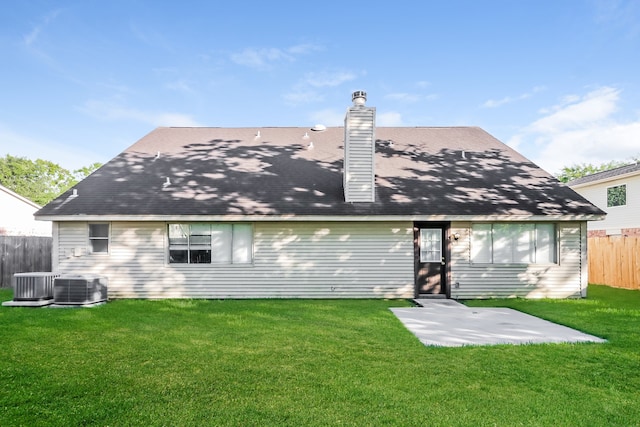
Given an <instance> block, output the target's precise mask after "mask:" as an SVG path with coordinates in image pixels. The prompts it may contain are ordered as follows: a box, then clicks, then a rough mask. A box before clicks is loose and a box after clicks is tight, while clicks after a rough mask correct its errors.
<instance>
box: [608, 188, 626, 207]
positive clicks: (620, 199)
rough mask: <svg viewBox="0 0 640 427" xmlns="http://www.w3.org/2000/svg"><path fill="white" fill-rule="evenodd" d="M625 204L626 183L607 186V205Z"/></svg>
mask: <svg viewBox="0 0 640 427" xmlns="http://www.w3.org/2000/svg"><path fill="white" fill-rule="evenodd" d="M626 204H627V185H626V184H622V185H616V186H615V187H608V188H607V207H608V208H612V207H614V206H625V205H626Z"/></svg>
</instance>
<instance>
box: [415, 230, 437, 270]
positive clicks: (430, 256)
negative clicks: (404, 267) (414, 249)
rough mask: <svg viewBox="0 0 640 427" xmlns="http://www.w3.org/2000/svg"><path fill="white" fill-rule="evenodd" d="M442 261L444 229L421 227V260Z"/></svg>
mask: <svg viewBox="0 0 640 427" xmlns="http://www.w3.org/2000/svg"><path fill="white" fill-rule="evenodd" d="M441 261H442V230H441V229H439V228H422V229H420V262H441Z"/></svg>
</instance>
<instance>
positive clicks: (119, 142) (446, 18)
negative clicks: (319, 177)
mask: <svg viewBox="0 0 640 427" xmlns="http://www.w3.org/2000/svg"><path fill="white" fill-rule="evenodd" d="M0 52H2V57H3V59H2V64H3V65H1V66H0V85H1V86H0V89H1V92H0V93H1V95H0V155H1V156H4V155H5V154H11V155H14V156H25V157H29V158H33V159H35V158H43V159H47V160H52V161H54V162H56V163H59V164H60V165H62V166H64V167H66V168H69V169H74V168H79V167H81V166H86V165H89V164H91V163H93V162H103V163H104V162H106V161H108V160H109V159H111V158H112V157H114V156H115V155H117V154H118V153H119V152H121V151H122V150H124V149H125V148H127V147H128V146H130V145H131V144H133V143H134V142H135V141H137V140H138V139H140V138H141V137H143V136H144V135H145V134H147V133H148V132H150V131H151V130H152V129H153V128H155V127H157V126H221V127H236V126H238V127H254V126H256V127H257V126H309V127H311V126H313V125H314V124H316V123H320V124H324V125H327V126H337V125H342V121H343V117H344V113H345V110H346V108H347V107H348V106H349V105H350V104H351V92H352V91H354V90H361V89H362V90H366V91H367V93H368V101H367V105H370V106H375V107H376V109H377V122H378V125H381V126H384V125H386V126H480V127H482V128H484V129H485V130H487V131H488V132H489V133H491V134H492V135H494V136H495V137H496V138H498V139H500V140H501V141H503V142H505V143H507V144H509V145H511V146H513V147H515V148H516V149H518V150H519V151H520V152H521V153H522V154H524V155H525V156H526V157H528V158H529V159H531V160H533V161H534V162H536V163H537V164H539V165H540V166H542V167H543V168H545V169H546V170H548V171H549V172H552V173H555V172H557V171H559V170H560V168H561V167H562V166H567V165H572V164H576V163H582V162H589V163H602V162H605V161H610V160H627V159H629V158H630V157H632V156H640V67H639V65H640V2H639V1H635V0H634V1H616V0H603V1H587V0H585V1H581V0H563V1H555V0H535V1H529V0H518V1H513V0H508V1H492V0H485V1H460V0H451V1H415V0H413V1H404V0H397V1H393V2H391V1H372V0H370V1H358V0H352V1H348V2H345V1H330V0H328V1H324V2H290V1H275V0H274V1H271V2H265V1H255V2H252V1H243V0H235V1H233V2H231V1H225V2H221V1H220V2H218V1H189V0H184V1H181V2H176V1H173V2H162V1H159V0H156V1H153V0H126V1H119V0H110V1H105V0H100V1H97V0H78V1H64V0H61V1H38V0H31V1H17V0H16V1H7V2H4V3H3V8H2V12H0Z"/></svg>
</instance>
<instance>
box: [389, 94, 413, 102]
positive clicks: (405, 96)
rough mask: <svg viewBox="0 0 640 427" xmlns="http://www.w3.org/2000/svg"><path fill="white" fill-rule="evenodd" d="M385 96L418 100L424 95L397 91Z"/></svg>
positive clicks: (403, 99) (408, 100)
mask: <svg viewBox="0 0 640 427" xmlns="http://www.w3.org/2000/svg"><path fill="white" fill-rule="evenodd" d="M384 97H385V99H391V100H394V101H401V102H418V101H420V99H421V98H422V95H420V94H417V93H406V92H396V93H388V94H386V95H385V96H384Z"/></svg>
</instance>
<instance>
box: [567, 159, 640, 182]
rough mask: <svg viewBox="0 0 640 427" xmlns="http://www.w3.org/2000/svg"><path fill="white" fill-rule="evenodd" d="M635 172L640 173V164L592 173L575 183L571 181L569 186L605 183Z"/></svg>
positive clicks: (577, 179)
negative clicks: (597, 182) (604, 181)
mask: <svg viewBox="0 0 640 427" xmlns="http://www.w3.org/2000/svg"><path fill="white" fill-rule="evenodd" d="M633 172H640V163H633V164H630V165H626V166H620V167H619V168H615V169H609V170H606V171H602V172H596V173H592V174H591V175H587V176H583V177H580V178H576V179H574V180H573V181H569V182H568V183H567V185H568V186H571V187H572V186H574V185H580V184H587V183H589V182H595V181H603V180H607V179H612V178H615V177H617V176H621V175H626V174H628V173H633Z"/></svg>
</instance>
